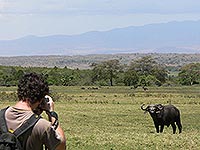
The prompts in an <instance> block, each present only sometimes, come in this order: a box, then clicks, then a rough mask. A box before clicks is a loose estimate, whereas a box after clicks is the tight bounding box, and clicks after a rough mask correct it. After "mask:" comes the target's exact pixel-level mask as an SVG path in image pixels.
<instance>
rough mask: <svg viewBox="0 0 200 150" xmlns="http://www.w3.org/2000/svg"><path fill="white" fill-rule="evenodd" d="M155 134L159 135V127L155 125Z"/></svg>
mask: <svg viewBox="0 0 200 150" xmlns="http://www.w3.org/2000/svg"><path fill="white" fill-rule="evenodd" d="M155 128H156V132H157V133H159V125H156V124H155Z"/></svg>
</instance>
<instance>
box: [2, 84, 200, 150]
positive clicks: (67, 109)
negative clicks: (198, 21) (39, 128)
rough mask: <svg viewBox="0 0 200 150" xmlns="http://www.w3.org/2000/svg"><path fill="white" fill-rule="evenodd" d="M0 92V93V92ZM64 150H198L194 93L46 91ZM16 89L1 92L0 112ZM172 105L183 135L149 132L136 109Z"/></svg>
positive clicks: (199, 92)
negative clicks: (63, 137) (52, 101)
mask: <svg viewBox="0 0 200 150" xmlns="http://www.w3.org/2000/svg"><path fill="white" fill-rule="evenodd" d="M0 89H1V88H0ZM50 89H51V95H52V96H53V97H54V98H55V100H56V102H55V110H56V111H57V112H58V114H59V118H60V119H59V120H60V124H61V126H62V127H63V129H64V131H65V134H66V137H67V146H68V149H69V150H94V149H98V150H111V149H112V150H145V149H148V150H149V149H152V150H155V149H156V150H160V149H161V150H165V149H166V150H169V149H173V150H185V149H189V150H198V149H200V142H199V141H200V121H199V116H200V109H199V108H200V87H195V86H194V87H160V88H156V87H149V90H148V91H143V90H142V89H141V88H138V89H131V88H130V87H98V90H94V89H91V87H90V88H89V89H88V87H84V89H83V87H50ZM15 90H16V88H8V89H6V88H3V90H1V91H2V93H1V95H0V100H1V105H0V106H1V108H2V107H5V106H7V105H12V104H14V102H12V101H8V100H6V98H8V99H9V96H10V94H11V97H14V96H13V95H12V92H15ZM143 103H145V104H146V105H148V104H151V103H153V104H154V103H162V104H168V103H172V104H174V105H175V106H177V107H178V108H179V109H180V111H181V119H182V125H183V132H182V133H181V134H178V133H176V134H172V128H171V126H170V127H168V128H167V127H165V129H164V133H162V134H158V133H156V132H155V128H154V125H153V121H152V119H151V117H150V115H149V114H144V113H143V111H142V110H141V109H140V106H141V104H143Z"/></svg>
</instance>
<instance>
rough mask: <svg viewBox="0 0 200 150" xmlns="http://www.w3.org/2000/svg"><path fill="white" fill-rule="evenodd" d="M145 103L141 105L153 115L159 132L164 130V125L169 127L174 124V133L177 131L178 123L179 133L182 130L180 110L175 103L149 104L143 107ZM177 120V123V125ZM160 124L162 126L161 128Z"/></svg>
mask: <svg viewBox="0 0 200 150" xmlns="http://www.w3.org/2000/svg"><path fill="white" fill-rule="evenodd" d="M143 106H144V104H143V105H142V106H141V109H142V110H144V111H145V112H149V114H150V115H151V117H152V119H153V121H154V125H155V128H156V132H157V133H159V132H160V133H161V132H163V129H164V125H166V126H167V127H169V126H170V124H171V126H172V128H173V134H175V133H176V125H177V126H178V129H179V133H181V131H182V125H181V120H180V111H179V110H178V109H177V108H176V107H175V106H173V105H165V106H163V105H161V104H156V105H148V106H147V107H146V108H143ZM175 122H176V125H175ZM159 126H161V128H160V130H159Z"/></svg>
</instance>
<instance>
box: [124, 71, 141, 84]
mask: <svg viewBox="0 0 200 150" xmlns="http://www.w3.org/2000/svg"><path fill="white" fill-rule="evenodd" d="M138 82H139V76H138V74H137V72H136V71H134V70H128V71H125V73H124V84H125V85H126V86H134V87H137V85H138Z"/></svg>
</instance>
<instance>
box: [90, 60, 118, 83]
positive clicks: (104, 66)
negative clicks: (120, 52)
mask: <svg viewBox="0 0 200 150" xmlns="http://www.w3.org/2000/svg"><path fill="white" fill-rule="evenodd" d="M91 67H93V69H92V70H93V81H97V80H102V79H104V80H109V83H110V86H113V80H114V79H115V78H116V77H117V75H118V73H119V71H120V63H119V60H117V59H113V60H107V61H103V62H101V63H100V64H92V65H91Z"/></svg>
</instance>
